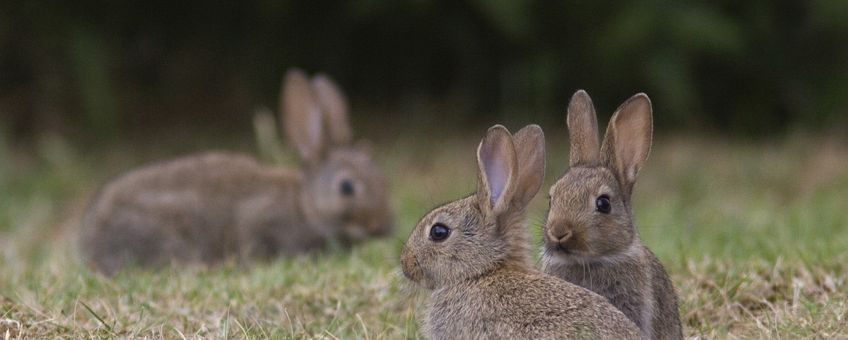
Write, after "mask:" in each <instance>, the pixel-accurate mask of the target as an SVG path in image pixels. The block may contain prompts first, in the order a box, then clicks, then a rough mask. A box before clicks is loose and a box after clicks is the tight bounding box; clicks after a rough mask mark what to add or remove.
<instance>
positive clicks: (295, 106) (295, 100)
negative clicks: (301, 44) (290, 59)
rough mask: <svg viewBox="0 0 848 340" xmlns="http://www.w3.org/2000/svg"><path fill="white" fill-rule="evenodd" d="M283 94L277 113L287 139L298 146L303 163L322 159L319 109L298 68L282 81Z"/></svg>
mask: <svg viewBox="0 0 848 340" xmlns="http://www.w3.org/2000/svg"><path fill="white" fill-rule="evenodd" d="M282 91H283V93H282V94H281V95H280V100H281V101H282V102H281V103H280V111H282V114H283V119H282V122H283V130H284V131H285V133H286V137H287V138H288V139H289V141H290V142H291V143H293V144H294V145H295V146H296V147H297V151H298V152H299V153H300V157H301V159H303V161H304V162H306V163H315V162H317V161H318V159H320V157H321V153H322V148H323V138H322V136H323V131H322V126H321V107H320V106H319V105H318V102H317V100H316V99H315V97H314V95H313V93H312V89H311V86H310V84H309V79H308V78H307V77H306V74H304V73H303V71H301V70H300V69H297V68H293V69H289V71H288V72H286V76H285V77H284V78H283V90H282Z"/></svg>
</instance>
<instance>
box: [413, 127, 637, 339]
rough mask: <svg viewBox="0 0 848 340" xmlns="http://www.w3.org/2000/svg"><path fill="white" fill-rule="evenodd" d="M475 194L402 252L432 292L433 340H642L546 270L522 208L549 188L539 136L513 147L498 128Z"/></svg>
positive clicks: (484, 153) (421, 230) (429, 331)
mask: <svg viewBox="0 0 848 340" xmlns="http://www.w3.org/2000/svg"><path fill="white" fill-rule="evenodd" d="M477 164H478V173H477V174H478V176H477V177H478V184H477V193H475V194H472V195H470V196H468V197H465V198H463V199H460V200H457V201H454V202H451V203H447V204H445V205H443V206H441V207H438V208H436V209H434V210H433V211H431V212H430V213H428V214H427V215H426V216H424V218H423V219H422V220H421V221H420V222H419V223H418V225H417V226H416V227H415V229H414V230H413V231H412V234H411V235H410V236H409V240H408V241H407V243H406V246H405V247H404V248H403V252H402V254H401V266H402V269H403V273H404V275H405V276H406V277H407V278H408V279H409V280H411V281H413V282H415V283H417V284H419V285H421V286H424V287H425V288H427V289H430V290H432V293H431V296H430V301H429V304H428V307H427V311H426V316H425V319H424V321H423V325H422V326H423V330H424V332H425V334H426V335H427V336H428V337H429V338H433V339H472V338H473V339H493V338H504V339H519V338H527V339H535V338H605V339H638V338H639V336H640V335H639V329H638V328H636V325H634V324H633V322H631V321H630V320H628V319H627V317H626V316H625V315H624V314H622V313H621V312H620V311H619V310H617V309H616V308H615V307H613V306H612V305H610V304H609V302H607V300H606V299H604V298H603V297H601V296H599V295H597V294H595V293H592V292H591V291H588V290H586V289H584V288H581V287H578V286H576V285H573V284H571V283H568V282H566V281H563V280H560V279H557V278H554V277H551V276H549V275H546V274H544V273H541V272H539V271H538V270H536V269H534V268H533V266H532V261H531V260H530V256H529V252H528V239H527V230H526V226H525V222H524V217H525V216H524V215H525V209H526V207H527V205H528V204H529V203H530V201H531V200H532V199H533V197H534V196H535V195H536V193H537V192H538V191H539V188H540V187H541V185H542V180H543V179H544V173H545V144H544V135H543V133H542V129H540V128H539V126H537V125H530V126H527V127H525V128H523V129H521V131H518V133H516V134H515V139H514V140H513V137H512V136H510V134H509V131H507V130H506V128H504V127H503V126H500V125H495V126H493V127H492V128H490V129H489V131H488V133H487V134H486V137H485V138H483V140H482V141H481V142H480V146H479V147H478V148H477Z"/></svg>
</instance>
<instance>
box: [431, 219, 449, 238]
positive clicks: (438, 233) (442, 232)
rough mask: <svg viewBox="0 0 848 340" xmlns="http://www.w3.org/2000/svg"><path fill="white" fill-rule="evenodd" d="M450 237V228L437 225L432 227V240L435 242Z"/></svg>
mask: <svg viewBox="0 0 848 340" xmlns="http://www.w3.org/2000/svg"><path fill="white" fill-rule="evenodd" d="M448 236H450V228H448V226H446V225H444V224H441V223H436V224H434V225H433V226H432V227H430V240H432V241H434V242H441V241H444V240H445V239H447V238H448Z"/></svg>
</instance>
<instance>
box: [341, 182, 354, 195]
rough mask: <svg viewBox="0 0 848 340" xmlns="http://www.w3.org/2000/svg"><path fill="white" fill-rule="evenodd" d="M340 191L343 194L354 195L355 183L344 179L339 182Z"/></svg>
mask: <svg viewBox="0 0 848 340" xmlns="http://www.w3.org/2000/svg"><path fill="white" fill-rule="evenodd" d="M339 191H340V192H341V193H342V195H343V196H353V192H354V189H353V183H351V182H350V180H343V181H342V182H341V184H339Z"/></svg>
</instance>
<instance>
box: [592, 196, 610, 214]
mask: <svg viewBox="0 0 848 340" xmlns="http://www.w3.org/2000/svg"><path fill="white" fill-rule="evenodd" d="M595 209H596V210H598V212H601V213H604V214H609V213H610V210H612V205H611V204H610V198H609V196H607V195H601V197H598V199H596V200H595Z"/></svg>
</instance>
